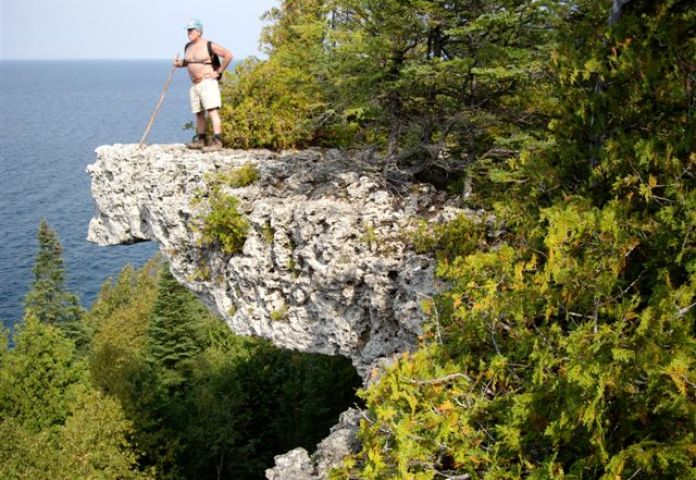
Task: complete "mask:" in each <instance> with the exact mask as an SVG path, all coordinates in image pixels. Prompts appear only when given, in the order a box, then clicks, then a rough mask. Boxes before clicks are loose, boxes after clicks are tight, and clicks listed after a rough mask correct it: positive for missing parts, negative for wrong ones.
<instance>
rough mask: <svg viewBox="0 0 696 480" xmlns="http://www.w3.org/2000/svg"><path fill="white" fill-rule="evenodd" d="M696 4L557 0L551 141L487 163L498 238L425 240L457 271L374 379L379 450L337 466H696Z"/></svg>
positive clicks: (604, 471)
mask: <svg viewBox="0 0 696 480" xmlns="http://www.w3.org/2000/svg"><path fill="white" fill-rule="evenodd" d="M687 3H688V2H680V1H670V0H665V1H658V2H643V1H633V2H629V3H628V4H627V5H624V6H623V10H622V14H621V16H620V18H619V20H618V22H616V23H615V24H613V25H612V26H607V20H608V18H609V17H610V9H611V6H612V4H611V2H608V1H606V2H600V3H597V2H589V1H587V2H585V1H578V2H551V3H548V4H547V8H549V10H548V13H549V23H550V25H551V26H552V27H553V30H552V31H553V33H554V34H555V39H554V49H553V51H554V53H553V55H552V56H551V57H550V58H549V65H548V67H547V68H548V71H549V72H550V73H551V74H552V75H553V76H552V77H551V80H552V83H551V84H550V85H549V86H548V87H547V89H548V91H549V92H552V95H551V96H550V97H551V98H555V99H556V101H555V103H554V102H553V101H550V102H548V103H546V104H545V105H544V106H543V108H544V109H545V111H547V112H548V113H549V115H551V116H552V120H551V122H550V124H549V132H548V138H547V139H541V141H539V142H531V143H529V145H528V148H527V149H526V150H525V151H523V152H522V153H521V155H520V156H519V157H516V158H511V159H502V160H501V159H494V158H491V159H489V160H488V161H486V162H482V163H480V164H478V165H476V166H475V167H476V168H475V171H476V172H477V173H478V174H479V175H481V176H482V177H483V178H482V181H480V182H479V183H478V189H479V195H480V196H481V198H483V197H486V198H483V200H484V201H483V202H482V203H484V204H487V205H494V206H495V213H496V216H497V219H498V221H499V222H500V224H501V225H502V226H503V229H502V231H501V232H500V235H499V238H498V240H497V242H496V243H494V244H488V245H487V244H486V243H485V242H482V240H483V239H484V238H485V236H483V235H482V234H481V233H482V232H481V233H476V230H472V229H470V228H468V227H466V225H465V224H464V225H462V224H461V223H460V222H457V223H454V224H453V225H451V226H445V227H438V228H437V229H436V231H435V233H434V234H432V235H423V236H420V237H418V236H417V237H416V242H415V243H416V245H417V246H419V248H421V249H423V250H426V251H427V250H432V249H434V251H435V253H436V255H437V256H438V258H439V263H438V275H439V276H440V277H441V278H443V279H444V280H446V281H447V282H448V283H449V285H450V286H451V288H450V289H449V290H448V291H447V292H445V293H443V294H442V295H440V296H439V297H437V298H436V299H435V300H434V301H433V302H432V303H430V304H428V305H427V310H428V311H430V312H431V314H432V321H431V323H430V324H429V325H428V327H427V328H426V331H425V333H424V343H423V346H422V347H421V349H419V350H418V351H417V352H415V353H414V354H412V355H404V356H402V357H401V358H399V360H398V361H397V362H396V364H395V365H394V366H393V367H392V368H390V369H389V370H388V371H387V372H385V373H384V374H383V376H382V377H381V378H380V379H379V381H377V382H375V383H374V384H373V385H372V386H371V387H370V388H369V389H367V390H365V391H364V392H363V393H362V396H363V397H364V398H365V400H366V402H367V405H368V415H367V418H366V420H364V421H363V424H362V427H361V436H362V439H363V442H364V444H363V449H362V451H361V452H360V453H359V454H358V455H356V456H354V457H351V458H350V459H348V460H347V461H346V463H345V465H344V467H343V468H342V469H340V470H339V471H336V472H334V474H333V478H335V479H338V478H375V479H376V478H404V479H406V478H408V479H435V478H447V477H453V478H464V477H466V476H468V477H470V478H485V479H503V478H505V479H516V478H535V479H536V478H538V479H542V478H543V479H550V478H555V479H561V478H572V479H580V478H583V479H585V478H597V479H616V478H623V479H629V478H631V479H632V478H646V479H647V478H650V479H658V478H664V479H673V478H692V477H693V476H694V475H696V471H695V470H694V466H693V459H694V458H695V456H696V449H694V445H695V444H696V438H695V437H694V435H695V434H694V430H693V427H692V426H693V425H694V424H696V389H695V388H694V386H695V385H696V375H695V374H694V363H696V339H695V338H694V331H695V328H696V325H694V322H695V315H694V305H695V304H694V301H695V299H694V297H695V296H696V241H695V239H694V236H693V231H692V230H693V225H694V224H695V223H694V219H695V218H694V213H693V212H694V207H696V203H695V199H696V196H695V194H694V184H695V182H694V166H696V164H695V163H694V161H695V158H694V154H693V150H694V145H693V142H694V138H696V137H695V136H694V131H693V128H694V122H693V118H692V110H693V104H694V103H693V102H694V90H693V87H691V86H690V85H691V84H692V76H693V72H692V71H691V70H690V69H689V67H687V66H686V65H687V64H689V60H687V59H693V58H694V57H695V54H696V52H695V50H694V49H695V48H696V44H694V43H693V42H692V41H687V40H686V39H689V38H691V39H692V38H693V36H694V32H695V28H696V16H695V15H694V14H693V12H692V11H691V10H692V9H689V8H688V7H687ZM483 185H487V186H490V187H491V188H488V189H485V190H481V186H483ZM462 226H464V228H462ZM440 229H442V230H440ZM438 230H440V231H442V233H439V232H438ZM479 232H480V230H479ZM450 234H451V236H450ZM457 238H460V239H461V242H460V243H459V244H458V243H457ZM489 243H490V242H489Z"/></svg>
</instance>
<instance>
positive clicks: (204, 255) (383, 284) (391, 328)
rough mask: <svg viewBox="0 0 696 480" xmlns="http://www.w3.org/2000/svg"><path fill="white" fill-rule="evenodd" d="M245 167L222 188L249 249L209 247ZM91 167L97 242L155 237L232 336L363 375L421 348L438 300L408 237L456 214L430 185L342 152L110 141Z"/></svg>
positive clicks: (429, 266) (426, 262)
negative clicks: (393, 175) (247, 174)
mask: <svg viewBox="0 0 696 480" xmlns="http://www.w3.org/2000/svg"><path fill="white" fill-rule="evenodd" d="M247 163H251V164H253V165H255V166H256V167H257V170H258V172H259V179H258V180H257V181H255V182H254V183H252V184H251V185H249V186H246V187H243V188H231V187H229V188H228V189H227V191H226V193H228V194H230V195H233V196H234V197H236V198H237V199H238V200H239V202H240V203H239V209H240V211H241V212H242V213H243V214H244V215H245V216H246V218H247V219H248V221H249V224H250V229H249V233H248V235H247V238H246V241H245V243H244V246H243V250H242V251H241V253H238V254H235V255H227V254H224V253H223V252H222V251H221V250H220V249H217V248H215V246H214V245H213V246H209V245H208V246H202V244H201V238H200V236H201V234H200V229H199V227H200V224H201V219H202V218H203V216H204V215H205V214H206V213H207V211H208V210H209V208H210V207H209V205H208V202H207V201H206V198H207V192H208V191H209V182H210V179H211V178H213V176H214V175H215V174H216V173H221V172H229V171H232V170H234V169H236V168H238V167H240V166H242V165H244V164H247ZM87 171H88V173H89V174H90V175H91V177H92V195H93V197H94V200H95V201H96V206H97V211H96V215H95V217H94V218H93V219H92V221H91V223H90V226H89V234H88V239H89V240H90V241H93V242H96V243H98V244H100V245H113V244H122V243H133V242H138V241H146V240H152V241H156V242H158V243H159V245H160V250H161V252H162V253H163V255H164V256H165V257H166V258H167V259H168V260H169V262H170V263H171V269H172V273H173V274H174V276H175V277H176V278H177V279H178V280H179V281H180V282H181V283H182V284H183V285H185V286H186V287H187V288H189V289H190V290H191V291H193V292H195V293H196V294H197V295H198V296H199V297H201V299H203V301H204V302H205V303H206V304H208V305H209V306H210V307H211V308H212V309H214V310H215V311H217V312H218V313H219V315H220V317H221V318H223V319H224V320H225V322H226V323H227V324H228V325H229V327H230V328H231V329H232V330H234V331H235V332H236V333H238V334H241V335H257V336H261V337H265V338H268V339H270V340H271V341H272V342H273V343H274V344H275V345H277V346H278V347H281V348H288V349H295V350H300V351H305V352H316V353H325V354H334V355H335V354H340V355H344V356H346V357H349V358H350V359H352V361H353V364H354V365H355V366H356V368H357V369H358V370H359V371H360V372H361V373H363V374H364V375H365V374H367V373H368V372H369V371H370V368H371V367H372V366H374V365H375V364H376V362H379V361H380V360H381V359H385V358H389V357H390V356H393V355H394V354H395V353H398V352H401V351H405V350H409V349H412V348H413V347H414V346H415V344H416V342H417V338H418V335H419V334H420V332H421V324H422V321H423V319H424V316H423V313H422V311H421V301H422V300H423V299H424V298H427V297H430V296H432V295H433V294H434V293H435V292H436V291H437V290H438V285H437V282H436V280H435V279H434V275H433V269H434V261H433V259H432V258H430V257H428V256H424V255H420V254H417V253H415V252H413V251H412V250H411V249H410V248H409V243H408V241H407V237H406V235H405V232H407V231H408V230H409V229H412V228H415V226H416V225H417V224H418V223H419V222H421V220H425V221H428V222H435V221H438V222H439V221H443V220H445V219H448V218H452V217H454V216H455V215H456V214H458V213H459V210H458V209H457V208H455V207H454V206H453V205H451V204H450V203H448V201H446V199H445V197H444V196H443V195H442V194H439V193H437V192H436V191H435V190H434V189H433V188H432V187H430V186H428V185H410V186H409V187H408V188H400V189H398V191H397V189H393V188H389V187H388V185H386V183H385V181H384V180H383V177H382V176H381V175H380V173H379V172H378V171H375V169H374V165H373V164H368V163H365V162H361V161H360V156H359V155H358V154H354V155H350V154H347V153H343V152H338V151H319V150H306V151H299V152H284V153H280V154H276V153H272V152H268V151H240V150H223V151H220V152H214V153H202V152H200V151H192V150H187V149H186V148H184V147H183V146H181V145H154V146H148V147H145V148H143V149H139V148H138V147H137V146H135V145H113V146H103V147H99V148H98V149H97V161H96V163H94V164H92V165H90V166H89V167H88V168H87ZM344 443H345V442H344ZM291 453H292V452H291ZM295 453H296V454H297V452H295ZM295 456H297V455H295ZM305 457H306V453H305ZM305 457H302V460H303V461H305V460H307V459H306V458H305ZM298 458H299V457H298ZM307 461H308V460H307ZM317 462H318V463H321V460H317ZM280 464H282V459H281V461H280V463H279V465H280ZM277 468H278V467H277ZM315 473H316V472H315ZM274 475H276V477H274V478H280V477H278V476H277V475H281V476H282V473H277V472H276V473H274ZM317 475H318V477H317V478H320V477H321V472H319V473H317Z"/></svg>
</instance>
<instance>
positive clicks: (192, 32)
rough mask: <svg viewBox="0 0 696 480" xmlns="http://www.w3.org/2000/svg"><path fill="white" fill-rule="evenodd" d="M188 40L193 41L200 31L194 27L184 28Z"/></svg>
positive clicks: (199, 34)
mask: <svg viewBox="0 0 696 480" xmlns="http://www.w3.org/2000/svg"><path fill="white" fill-rule="evenodd" d="M186 34H187V35H188V38H189V40H191V41H193V40H195V39H197V38H198V37H200V36H201V31H200V30H198V29H196V28H189V29H188V30H186Z"/></svg>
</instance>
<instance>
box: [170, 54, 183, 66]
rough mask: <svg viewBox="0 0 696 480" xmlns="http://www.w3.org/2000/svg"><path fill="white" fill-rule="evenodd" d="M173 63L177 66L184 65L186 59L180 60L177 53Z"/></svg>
mask: <svg viewBox="0 0 696 480" xmlns="http://www.w3.org/2000/svg"><path fill="white" fill-rule="evenodd" d="M172 65H173V66H175V67H183V66H184V61H183V60H179V54H178V53H177V54H176V57H174V60H172Z"/></svg>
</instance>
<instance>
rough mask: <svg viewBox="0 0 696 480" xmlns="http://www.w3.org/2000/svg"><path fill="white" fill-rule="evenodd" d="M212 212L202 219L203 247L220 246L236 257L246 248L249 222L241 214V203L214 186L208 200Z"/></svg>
mask: <svg viewBox="0 0 696 480" xmlns="http://www.w3.org/2000/svg"><path fill="white" fill-rule="evenodd" d="M208 200H209V202H210V212H208V214H207V215H205V216H204V217H203V218H202V223H203V225H202V227H201V229H200V232H201V239H202V243H203V245H208V246H219V247H220V249H221V250H222V252H223V253H226V254H227V255H234V254H235V253H239V252H241V250H242V247H243V246H244V242H245V240H246V236H247V232H248V231H249V222H247V220H246V218H244V216H243V215H242V214H241V213H239V210H237V207H238V205H239V201H238V200H237V199H236V198H235V197H233V196H232V195H227V194H225V193H223V191H222V188H221V187H220V186H218V185H213V186H212V187H211V190H210V196H209V198H208Z"/></svg>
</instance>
